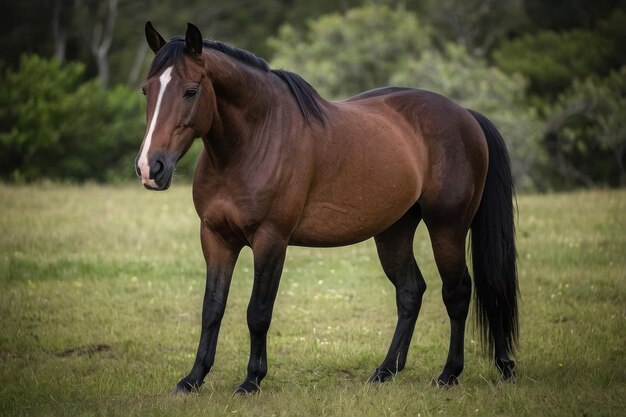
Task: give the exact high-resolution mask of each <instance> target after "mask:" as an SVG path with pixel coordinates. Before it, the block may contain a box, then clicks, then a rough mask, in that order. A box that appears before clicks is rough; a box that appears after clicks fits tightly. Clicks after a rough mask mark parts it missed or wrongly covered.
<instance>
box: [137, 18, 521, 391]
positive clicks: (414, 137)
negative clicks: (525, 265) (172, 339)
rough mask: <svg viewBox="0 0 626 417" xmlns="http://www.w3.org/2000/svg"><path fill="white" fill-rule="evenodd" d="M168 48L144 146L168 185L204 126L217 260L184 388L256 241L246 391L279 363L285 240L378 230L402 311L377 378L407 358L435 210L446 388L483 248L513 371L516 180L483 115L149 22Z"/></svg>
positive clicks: (151, 180) (206, 203) (205, 188)
mask: <svg viewBox="0 0 626 417" xmlns="http://www.w3.org/2000/svg"><path fill="white" fill-rule="evenodd" d="M145 33H146V38H147V42H148V45H149V46H150V48H151V49H152V50H153V51H154V52H155V57H154V60H153V61H152V64H151V66H150V69H149V72H148V76H147V78H146V81H145V82H144V83H143V85H142V88H141V90H142V92H143V93H144V94H145V95H146V98H147V125H148V126H147V131H146V134H145V137H144V139H143V143H142V145H141V149H140V151H139V155H138V157H137V159H136V167H135V169H136V172H137V175H138V176H139V177H140V178H141V181H142V182H143V185H144V186H145V188H147V189H150V190H166V189H167V188H168V187H169V186H170V184H171V181H172V173H173V171H174V168H175V165H176V162H177V161H178V160H179V159H180V158H181V157H182V156H183V155H184V154H185V152H186V151H187V150H188V149H189V147H190V146H191V144H192V142H193V141H194V139H195V138H202V141H203V144H204V147H203V149H202V151H201V153H200V156H199V159H198V162H197V167H196V171H195V175H194V178H193V201H194V206H195V208H196V211H197V214H198V216H199V218H200V223H201V226H200V229H201V232H200V241H201V245H202V251H203V255H204V258H205V260H206V290H205V293H204V299H203V307H202V327H201V333H200V342H199V345H198V350H197V354H196V359H195V362H194V364H193V367H192V369H191V371H190V372H189V374H188V375H187V376H185V377H184V378H183V379H181V380H180V381H179V382H178V384H177V385H176V386H175V388H174V389H173V391H172V394H178V393H187V392H190V391H192V390H195V389H198V388H199V387H200V386H201V385H202V383H203V381H204V378H205V376H206V375H207V374H208V372H209V371H210V370H211V367H212V366H213V362H214V358H215V351H216V345H217V339H218V333H219V329H220V323H221V320H222V317H223V315H224V311H225V308H226V301H227V298H228V291H229V287H230V282H231V278H232V275H233V268H234V266H235V262H236V261H237V257H238V255H239V252H240V250H241V249H242V248H243V247H244V246H249V247H250V248H251V249H252V252H253V258H254V283H253V288H252V294H251V298H250V303H249V305H248V310H247V322H248V327H249V331H250V359H249V362H248V368H247V376H246V377H245V379H244V381H243V382H242V383H241V385H240V386H239V387H238V388H237V390H236V391H235V392H237V393H253V392H257V391H258V390H259V389H260V383H261V380H262V379H263V378H264V377H265V376H266V374H267V352H266V338H267V333H268V330H269V327H270V321H271V317H272V309H273V305H274V300H275V298H276V293H277V291H278V285H279V281H280V277H281V272H282V268H283V263H284V261H285V254H286V249H287V246H288V245H299V246H310V247H332V246H341V245H349V244H353V243H356V242H360V241H363V240H366V239H369V238H370V237H374V240H375V243H376V249H377V252H378V256H379V258H380V263H381V265H382V268H383V270H384V272H385V274H386V275H387V277H388V278H389V280H391V282H392V283H393V285H394V286H395V289H396V303H397V314H398V321H397V324H396V329H395V333H394V335H393V339H392V340H391V345H390V347H389V351H388V353H387V356H386V357H385V358H384V360H383V361H382V363H381V364H380V366H379V367H378V368H376V370H375V371H374V373H373V374H372V376H371V377H370V378H369V382H372V383H376V382H384V381H386V380H388V379H389V378H391V377H393V376H394V375H395V374H396V373H397V372H398V371H400V370H402V368H404V366H405V363H406V358H407V352H408V349H409V344H410V342H411V337H412V335H413V331H414V328H415V322H416V320H417V316H418V313H419V310H420V306H421V302H422V295H423V294H424V291H425V290H426V283H425V281H424V278H423V276H422V273H421V272H420V270H419V267H418V266H417V263H416V261H415V259H414V255H413V238H414V234H415V230H416V228H417V226H418V224H419V223H420V221H422V220H423V221H424V223H425V224H426V227H427V228H428V233H429V236H430V239H431V243H432V249H433V254H434V258H435V262H436V264H437V268H438V271H439V274H440V275H441V279H442V282H443V289H442V296H443V302H444V304H445V307H446V310H447V313H448V315H449V317H450V327H451V332H450V346H449V353H448V357H447V360H446V363H445V365H444V367H443V371H442V372H441V374H440V375H439V376H438V377H437V378H436V380H434V382H435V383H436V384H438V385H442V386H451V385H453V384H455V383H457V382H458V378H459V375H460V374H461V372H462V370H463V366H464V352H463V350H464V347H463V346H464V335H465V321H466V318H467V315H468V309H469V305H470V298H471V292H472V291H471V279H470V274H469V272H468V268H467V265H466V258H465V256H466V252H465V241H466V237H467V235H468V232H469V230H470V229H471V232H472V233H471V249H472V263H473V275H474V285H475V291H474V293H475V299H476V303H477V307H476V311H477V319H478V323H479V324H480V328H481V335H482V338H483V340H484V342H485V345H486V346H487V347H488V349H489V352H490V354H491V355H493V356H492V357H494V358H495V365H496V366H497V368H498V370H499V371H500V373H501V376H502V378H503V379H504V380H511V379H513V378H514V367H515V362H514V360H513V358H512V357H513V355H514V353H515V349H516V345H517V339H518V312H517V293H518V288H517V269H516V252H515V236H514V213H513V192H514V190H513V183H512V180H511V169H510V161H509V157H508V154H507V150H506V147H505V144H504V141H503V139H502V137H501V135H500V134H499V133H498V131H497V130H496V128H495V127H494V125H493V124H492V123H491V122H490V121H489V120H488V119H487V118H485V117H484V116H483V115H481V114H479V113H477V112H475V111H471V110H466V109H464V108H462V107H460V106H459V105H457V104H455V103H454V102H453V101H451V100H449V99H447V98H445V97H443V96H441V95H438V94H435V93H432V92H428V91H423V90H417V89H409V88H395V87H388V88H381V89H376V90H371V91H368V92H365V93H362V94H359V95H357V96H355V97H352V98H350V99H347V100H344V101H338V102H331V101H326V100H324V99H323V98H322V97H320V96H319V95H318V94H317V92H316V91H315V89H314V88H313V87H311V86H310V85H309V84H308V83H307V82H306V81H304V80H303V79H302V78H301V77H300V76H298V75H296V74H294V73H291V72H288V71H284V70H274V69H270V67H269V66H268V64H267V63H266V62H265V61H264V60H263V59H261V58H258V57H256V56H255V55H253V54H251V53H250V52H247V51H244V50H241V49H237V48H235V47H232V46H229V45H226V44H224V43H222V42H218V41H214V40H203V38H202V35H201V33H200V30H199V29H198V28H197V27H196V26H194V25H192V24H188V27H187V31H186V34H185V37H184V38H183V37H174V38H172V39H171V40H170V41H169V42H166V41H165V39H163V37H162V36H161V35H160V34H159V33H158V32H157V31H156V30H155V29H154V27H153V26H152V24H151V23H150V22H148V23H146V26H145Z"/></svg>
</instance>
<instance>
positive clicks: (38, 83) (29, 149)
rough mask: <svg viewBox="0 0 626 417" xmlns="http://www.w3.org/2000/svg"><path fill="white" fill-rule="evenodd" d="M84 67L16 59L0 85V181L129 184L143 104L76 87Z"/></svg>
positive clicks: (121, 93) (126, 93)
mask: <svg viewBox="0 0 626 417" xmlns="http://www.w3.org/2000/svg"><path fill="white" fill-rule="evenodd" d="M84 72H85V67H84V66H83V65H82V64H78V63H69V64H66V65H60V64H59V63H58V62H57V61H56V60H54V59H51V60H47V59H43V58H41V57H38V56H34V55H33V56H23V57H22V59H21V62H20V67H19V70H18V71H17V72H12V71H8V72H6V73H5V75H4V76H3V78H2V80H0V177H1V178H4V179H9V180H14V181H32V180H35V179H39V178H48V179H62V180H67V179H69V180H78V181H84V180H86V179H94V180H97V181H105V180H117V179H123V178H132V176H133V175H134V169H133V159H134V155H135V154H136V152H137V150H138V149H139V146H140V144H141V139H142V137H143V133H144V130H145V121H144V120H143V113H144V112H143V110H142V109H143V107H144V104H143V103H144V101H143V99H142V97H141V95H140V94H138V93H137V92H135V91H131V90H130V89H129V88H127V87H125V86H117V87H115V88H113V89H111V90H103V89H102V88H101V87H100V85H99V83H98V81H97V80H90V81H83V75H84Z"/></svg>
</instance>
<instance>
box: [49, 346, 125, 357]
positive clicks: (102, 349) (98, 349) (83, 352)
mask: <svg viewBox="0 0 626 417" xmlns="http://www.w3.org/2000/svg"><path fill="white" fill-rule="evenodd" d="M112 351H113V346H111V345H107V344H106V343H101V344H98V345H87V346H82V347H77V348H72V349H68V350H66V351H63V352H61V353H59V354H58V356H60V357H62V358H70V357H85V356H87V357H91V356H93V355H96V354H109V353H111V352H112Z"/></svg>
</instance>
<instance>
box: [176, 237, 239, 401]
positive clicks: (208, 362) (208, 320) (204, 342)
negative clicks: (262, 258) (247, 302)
mask: <svg viewBox="0 0 626 417" xmlns="http://www.w3.org/2000/svg"><path fill="white" fill-rule="evenodd" d="M200 239H201V242H202V252H203V254H204V259H205V260H206V269H207V271H206V289H205V291H204V302H203V305H202V330H201V333H200V343H199V344H198V352H197V354H196V360H195V362H194V364H193V368H192V369H191V372H189V375H187V376H186V377H184V378H183V379H181V380H180V381H179V382H178V384H176V386H175V387H174V389H173V390H172V392H171V395H176V394H180V393H188V392H190V391H192V390H194V389H198V388H199V387H200V385H202V382H203V381H204V377H205V376H206V375H207V374H208V373H209V371H210V370H211V367H212V366H213V361H214V359H215V349H216V346H217V335H218V333H219V330H220V324H221V322H222V317H223V316H224V310H225V309H226V300H227V298H228V290H229V288H230V281H231V278H232V275H233V269H234V267H235V262H236V261H237V257H238V255H239V252H240V250H241V246H238V245H233V246H230V245H229V244H227V243H226V242H225V240H224V239H221V238H220V237H218V236H216V235H215V234H214V233H213V232H212V231H210V230H209V229H208V228H206V227H205V226H204V225H203V226H202V229H201V232H200Z"/></svg>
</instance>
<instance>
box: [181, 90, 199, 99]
mask: <svg viewBox="0 0 626 417" xmlns="http://www.w3.org/2000/svg"><path fill="white" fill-rule="evenodd" d="M196 94H198V90H197V89H195V88H190V89H189V90H187V91H185V95H184V96H183V98H192V97H195V96H196Z"/></svg>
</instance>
